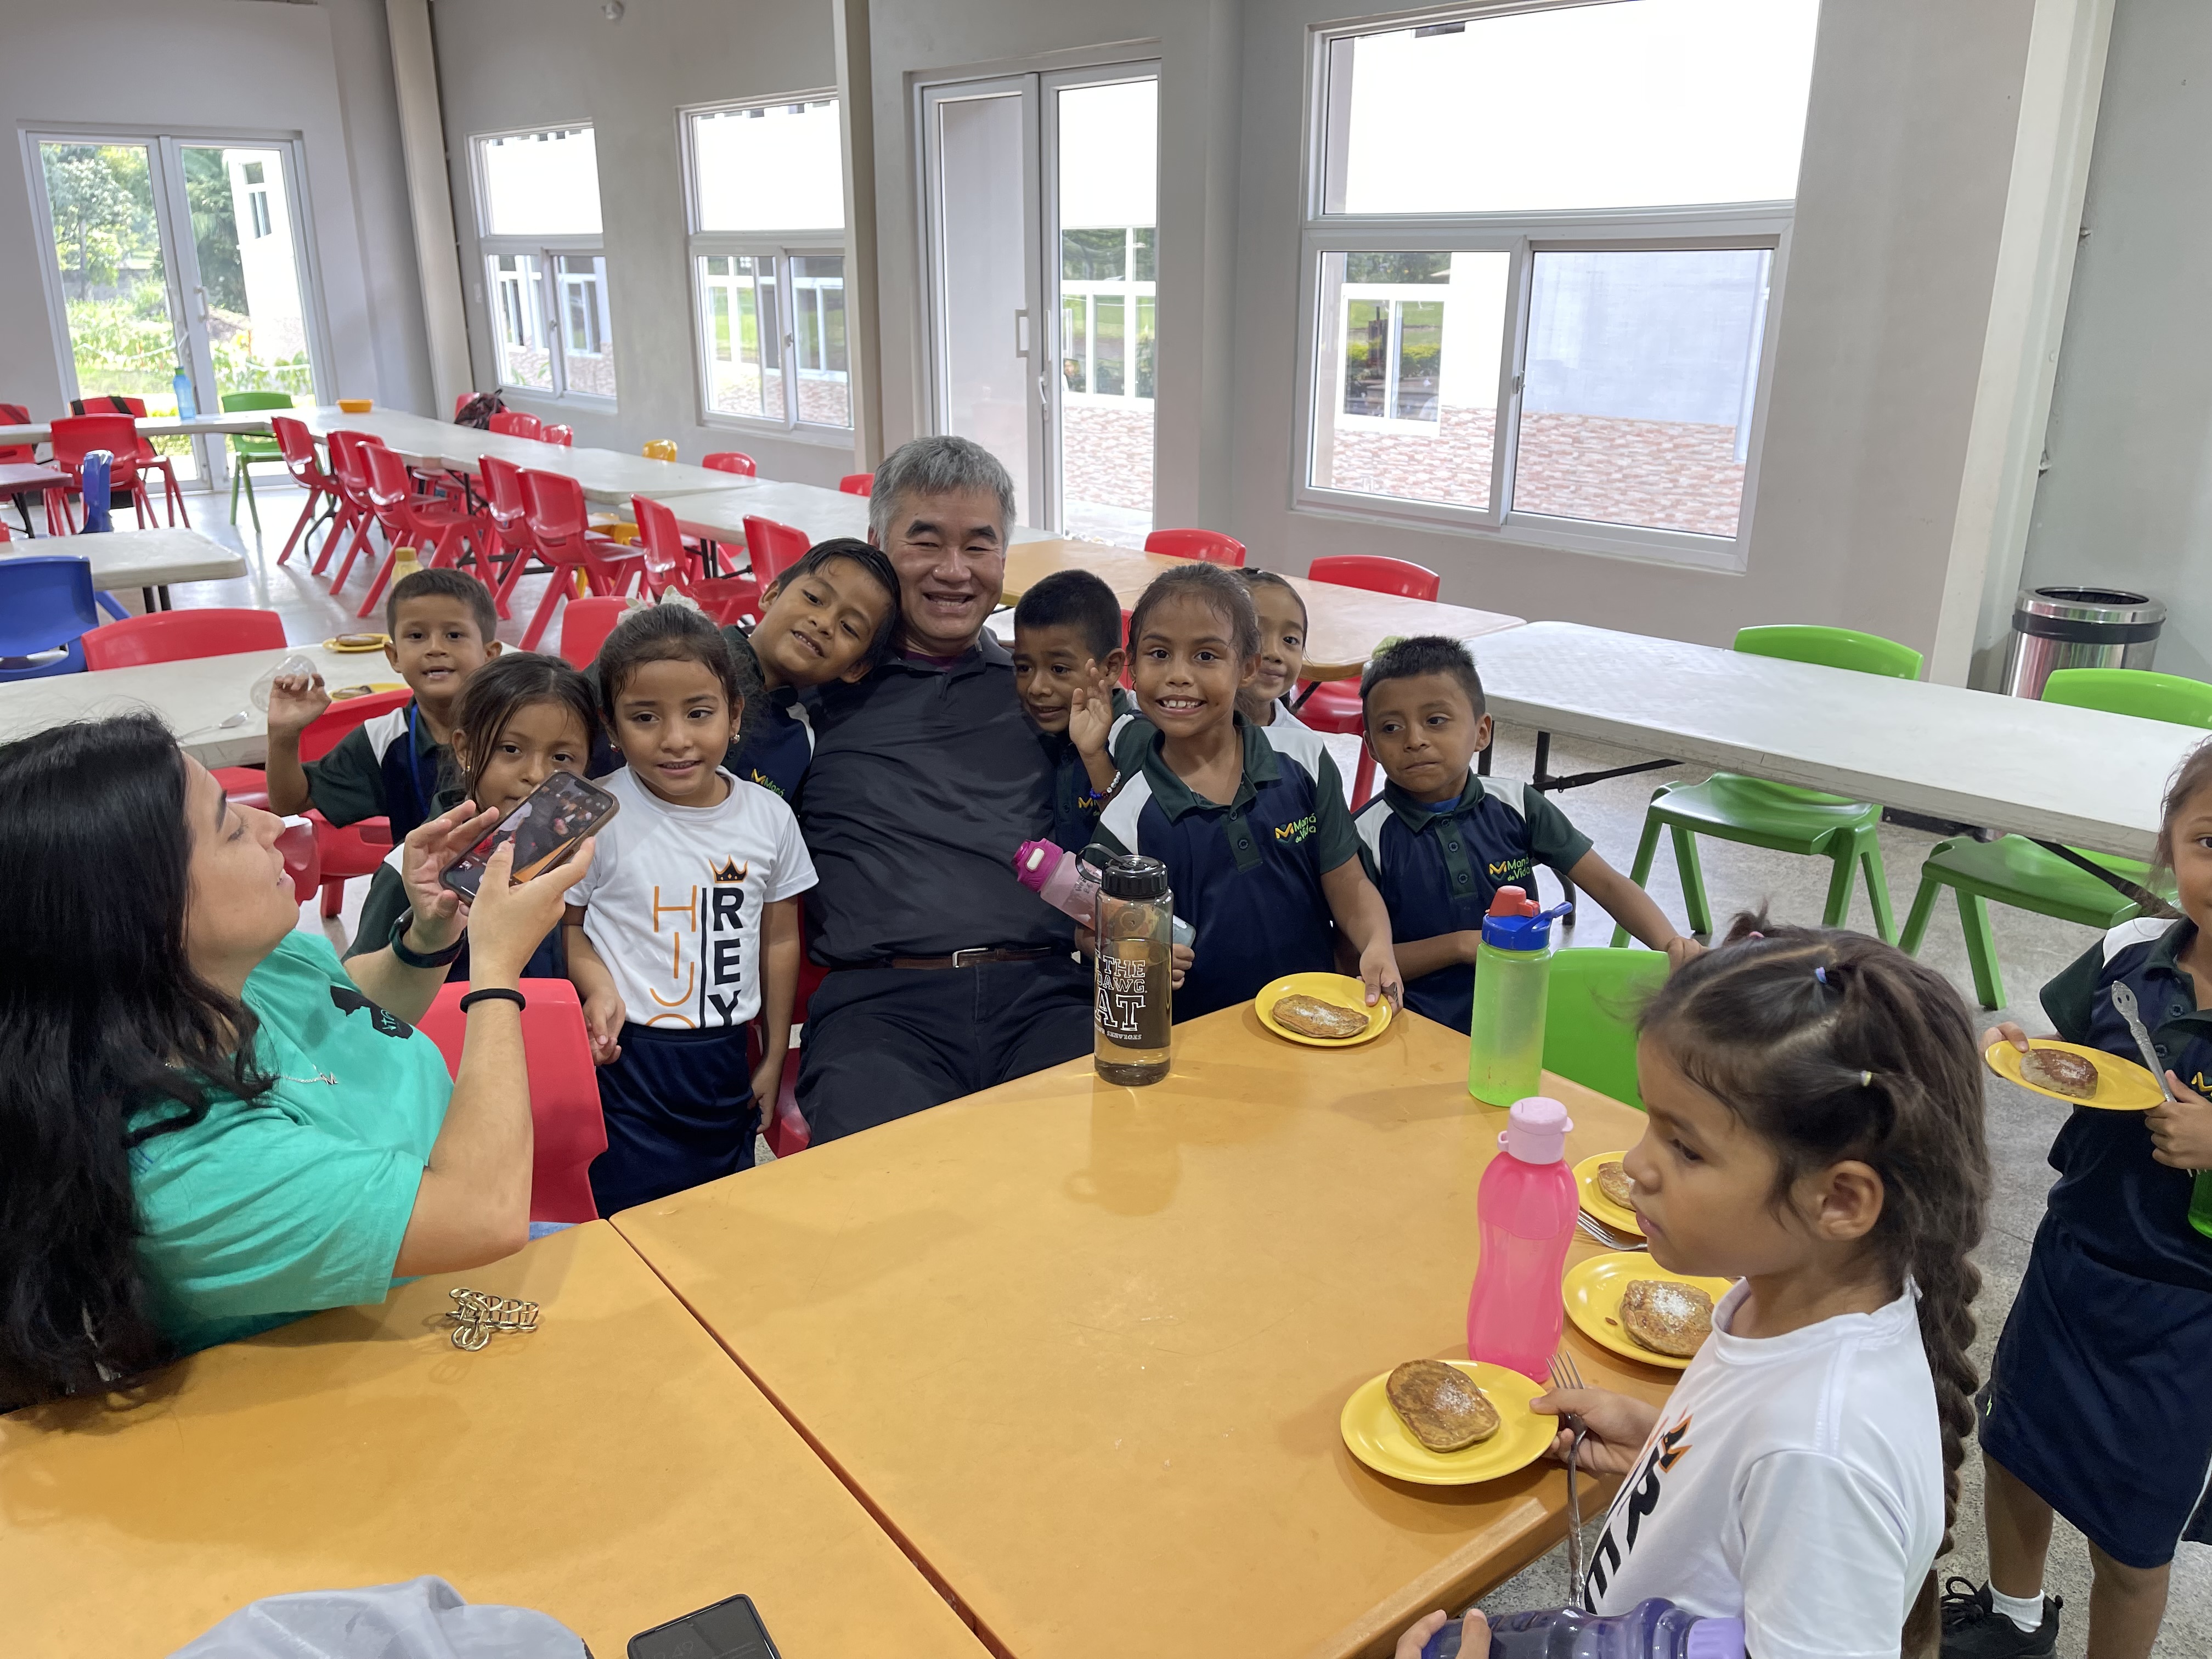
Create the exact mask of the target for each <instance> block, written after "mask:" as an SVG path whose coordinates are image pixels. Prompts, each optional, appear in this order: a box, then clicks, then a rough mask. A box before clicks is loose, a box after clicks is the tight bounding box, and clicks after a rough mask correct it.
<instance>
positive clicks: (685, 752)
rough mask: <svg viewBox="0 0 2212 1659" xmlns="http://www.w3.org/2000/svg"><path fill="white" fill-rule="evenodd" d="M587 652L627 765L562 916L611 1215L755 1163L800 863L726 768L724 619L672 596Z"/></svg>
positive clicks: (755, 793)
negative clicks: (588, 1054)
mask: <svg viewBox="0 0 2212 1659" xmlns="http://www.w3.org/2000/svg"><path fill="white" fill-rule="evenodd" d="M599 675H600V680H599V694H600V698H601V701H602V703H603V705H604V708H605V714H606V720H607V729H608V731H609V732H611V734H612V736H613V738H614V741H615V744H616V746H617V748H618V749H619V750H621V751H622V757H623V761H624V762H625V765H624V766H623V769H621V770H620V771H618V772H617V773H615V774H614V775H612V776H611V777H608V778H605V779H603V780H601V782H602V784H603V785H604V787H605V788H606V790H607V792H608V793H610V794H611V795H613V796H614V797H615V798H616V799H617V800H619V801H620V802H621V803H622V811H621V812H620V814H619V815H618V816H617V817H615V818H614V819H613V820H611V822H610V823H608V825H607V827H606V828H605V829H603V830H601V831H600V832H599V837H598V841H599V847H598V852H597V855H596V856H595V858H594V859H593V860H592V868H591V871H590V872H589V873H588V874H587V875H586V877H585V878H584V879H583V880H581V881H580V882H578V883H577V884H576V885H575V887H574V889H573V890H571V891H570V894H569V897H570V899H571V901H572V902H571V903H570V905H569V908H568V926H567V930H566V932H567V939H568V975H569V977H570V978H571V979H573V980H574V981H575V983H576V990H577V993H578V994H579V995H580V997H581V998H582V999H583V1003H584V1019H585V1023H586V1025H587V1026H588V1027H589V1028H590V1030H591V1035H592V1057H593V1058H594V1059H595V1060H598V1061H599V1066H600V1070H599V1102H600V1105H601V1107H602V1109H603V1110H604V1112H605V1117H606V1125H607V1150H606V1151H605V1152H603V1153H601V1154H600V1155H599V1158H596V1159H594V1160H593V1161H592V1170H591V1178H592V1197H593V1199H594V1200H596V1201H597V1202H598V1204H599V1213H600V1214H601V1215H612V1214H614V1213H615V1212H617V1210H624V1209H628V1208H629V1207H630V1206H633V1205H637V1204H645V1203H650V1202H651V1201H652V1200H654V1199H657V1198H663V1197H665V1196H666V1195H667V1194H670V1193H674V1192H680V1191H682V1190H683V1189H684V1188H687V1187H695V1186H696V1185H698V1184H699V1183H700V1182H702V1181H711V1180H713V1179H714V1178H715V1177H716V1176H725V1175H730V1174H732V1173H734V1172H735V1171H737V1170H743V1169H748V1168H750V1167H751V1164H752V1161H753V1136H754V1133H756V1131H757V1129H758V1128H759V1126H760V1119H761V1109H762V1103H763V1102H768V1103H773V1102H774V1100H775V1097H776V1091H777V1089H778V1087H779V1085H780V1084H781V1079H782V1074H783V1062H784V1055H785V1053H786V1051H787V1048H788V1046H789V1040H790V1035H791V1006H792V999H793V994H794V992H795V989H796V987H797V985H798V980H799V915H798V897H799V894H800V893H802V892H804V891H805V890H806V889H807V888H809V887H811V886H813V885H814V866H813V863H812V862H811V860H809V859H808V857H807V855H806V847H805V842H802V841H801V840H800V839H799V821H798V819H796V818H795V817H793V816H792V811H791V808H790V807H789V806H787V805H785V804H784V801H783V799H782V797H781V796H780V795H778V794H776V793H775V792H774V791H772V790H769V789H764V788H763V787H760V786H759V785H758V784H755V783H747V782H744V781H741V780H739V779H738V778H735V777H733V776H732V775H731V774H730V773H729V772H727V771H726V770H725V769H723V768H722V765H721V761H722V758H723V757H724V755H725V754H726V751H727V750H728V749H729V746H730V741H731V738H732V736H733V735H735V732H736V730H737V728H738V725H739V723H740V722H741V721H742V720H743V719H744V708H745V703H746V700H747V694H748V692H749V691H756V692H757V690H758V688H757V686H750V687H749V686H748V685H747V684H745V669H744V666H743V665H741V664H740V663H739V661H738V659H737V658H736V657H735V656H734V655H733V654H732V652H731V650H730V647H729V645H728V643H727V642H726V641H725V640H724V639H723V638H722V635H721V630H720V629H718V628H716V627H715V626H714V623H711V622H709V621H708V620H707V618H706V617H704V616H702V615H701V614H700V613H699V612H698V611H694V610H691V609H690V608H689V607H688V606H684V605H656V606H654V607H653V608H652V609H651V610H647V611H636V612H634V613H632V614H631V615H630V616H629V617H626V618H625V619H624V620H623V623H621V625H620V626H618V627H617V629H615V630H614V632H613V633H612V634H611V635H608V636H607V641H606V643H605V645H604V646H603V647H601V648H600V651H599ZM756 1017H758V1018H760V1019H761V1022H762V1030H761V1049H762V1054H761V1059H760V1060H759V1063H758V1064H757V1065H755V1064H753V1063H752V1061H751V1059H750V1055H749V1054H748V1052H747V1038H748V1036H749V1027H750V1024H751V1023H752V1021H753V1019H754V1018H756Z"/></svg>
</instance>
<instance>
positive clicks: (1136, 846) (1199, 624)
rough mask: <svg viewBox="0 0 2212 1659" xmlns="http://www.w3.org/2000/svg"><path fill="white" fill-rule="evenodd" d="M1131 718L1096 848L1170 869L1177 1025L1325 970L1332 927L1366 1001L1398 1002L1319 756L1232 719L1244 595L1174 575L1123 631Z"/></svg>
mask: <svg viewBox="0 0 2212 1659" xmlns="http://www.w3.org/2000/svg"><path fill="white" fill-rule="evenodd" d="M1129 643H1130V647H1131V650H1132V652H1133V659H1132V662H1131V665H1130V678H1131V680H1132V681H1133V684H1134V685H1135V687H1136V692H1137V707H1138V709H1139V718H1138V719H1136V720H1131V721H1129V722H1128V723H1127V725H1126V726H1123V727H1122V729H1121V732H1120V733H1119V734H1118V735H1117V737H1116V738H1115V760H1116V761H1117V763H1119V764H1120V768H1121V783H1120V784H1119V785H1118V786H1117V787H1116V789H1115V794H1114V798H1113V799H1111V800H1110V801H1109V802H1108V803H1107V805H1106V811H1105V813H1104V815H1103V817H1101V818H1100V820H1099V825H1098V839H1099V840H1100V841H1102V842H1105V843H1106V844H1108V845H1109V846H1111V847H1113V848H1115V849H1116V850H1118V851H1121V852H1131V853H1143V854H1147V855H1148V856H1150V857H1152V858H1156V859H1158V860H1161V861H1162V862H1163V863H1164V864H1165V865H1166V866H1167V867H1168V879H1169V881H1170V884H1172V885H1173V887H1174V889H1175V896H1176V914H1177V915H1181V916H1182V917H1183V918H1184V920H1186V921H1188V922H1189V923H1190V924H1191V926H1192V927H1194V928H1196V929H1197V930H1198V942H1197V945H1196V957H1195V960H1194V962H1193V963H1192V964H1191V967H1190V970H1189V973H1188V975H1187V976H1186V978H1185V979H1184V981H1183V984H1182V988H1181V989H1180V990H1178V991H1177V992H1176V999H1175V1012H1176V1015H1177V1017H1178V1018H1185V1019H1189V1018H1196V1017H1197V1016H1198V1015H1200V1014H1208V1013H1212V1012H1213V1011H1214V1010H1216V1009H1217V1008H1226V1007H1229V1006H1232V1005H1234V1004H1236V1003H1238V1002H1242V1001H1243V1000H1246V999H1247V998H1249V997H1250V996H1252V995H1253V994H1255V993H1256V992H1257V991H1259V990H1260V989H1261V987H1263V986H1265V985H1266V984H1267V982H1268V981H1271V980H1273V979H1276V978H1278V977H1279V976H1280V975H1285V974H1296V973H1311V972H1323V973H1325V972H1328V971H1329V970H1330V969H1333V968H1334V966H1335V938H1334V930H1333V929H1332V927H1331V922H1332V921H1334V927H1335V929H1340V930H1341V931H1342V933H1343V934H1344V937H1345V939H1346V943H1347V944H1349V945H1350V946H1351V948H1352V951H1353V952H1354V953H1355V954H1356V955H1357V956H1358V961H1359V976H1360V978H1361V979H1363V980H1364V981H1366V983H1367V1000H1368V1001H1369V1002H1370V1003H1372V1002H1374V1001H1376V1000H1377V999H1378V998H1380V997H1384V996H1387V997H1389V999H1390V1000H1392V1001H1393V1002H1394V1003H1395V1002H1398V1001H1399V1000H1401V997H1402V994H1403V990H1404V987H1403V983H1402V981H1401V978H1400V975H1399V972H1398V963H1397V959H1396V957H1395V956H1394V955H1393V954H1392V951H1391V948H1390V916H1389V911H1388V910H1386V909H1385V908H1383V897H1382V895H1381V894H1379V893H1377V892H1376V890H1375V887H1374V884H1372V883H1371V882H1370V881H1369V880H1368V879H1367V876H1366V872H1364V871H1363V870H1362V869H1361V868H1360V867H1359V859H1358V852H1359V843H1358V837H1357V836H1354V835H1353V833H1352V818H1351V815H1350V814H1349V813H1348V812H1347V811H1346V810H1345V805H1344V785H1343V783H1342V781H1340V779H1339V778H1338V776H1337V771H1336V768H1335V766H1334V764H1333V763H1331V762H1330V760H1329V759H1328V756H1327V754H1326V753H1322V754H1320V755H1319V756H1318V757H1316V760H1315V761H1314V762H1313V763H1312V764H1311V765H1308V764H1307V763H1305V762H1304V761H1303V760H1301V759H1299V758H1298V757H1295V756H1293V755H1291V754H1287V753H1279V752H1278V751H1277V750H1276V749H1275V748H1274V747H1273V745H1272V744H1269V743H1268V741H1267V738H1266V736H1265V735H1264V734H1263V733H1262V732H1261V730H1260V728H1258V727H1257V726H1249V725H1248V724H1246V723H1245V720H1244V718H1243V716H1242V715H1241V714H1238V713H1237V693H1238V691H1239V690H1242V689H1243V687H1244V686H1246V685H1247V684H1249V683H1250V682H1251V680H1252V678H1253V677H1254V675H1255V673H1256V672H1257V671H1258V666H1259V648H1260V623H1259V618H1258V617H1256V616H1255V614H1254V612H1253V609H1252V596H1251V594H1250V592H1249V590H1247V589H1246V587H1245V586H1244V584H1243V583H1242V582H1240V581H1238V580H1237V578H1236V577H1235V576H1233V575H1231V574H1230V573H1229V572H1228V571H1226V570H1224V569H1221V568H1219V567H1218V566H1215V565H1210V564H1190V565H1183V566H1180V567H1178V568H1176V569H1174V570H1171V571H1169V572H1168V573H1167V574H1164V575H1163V576H1161V577H1159V578H1158V580H1155V581H1154V582H1153V583H1152V586H1150V587H1148V588H1146V590H1145V592H1144V597H1143V598H1142V599H1139V600H1138V601H1137V608H1136V610H1135V611H1133V613H1132V614H1131V616H1130V618H1129Z"/></svg>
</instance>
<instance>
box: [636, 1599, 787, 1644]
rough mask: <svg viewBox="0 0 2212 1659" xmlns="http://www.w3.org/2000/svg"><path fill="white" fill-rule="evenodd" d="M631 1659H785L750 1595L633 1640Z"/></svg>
mask: <svg viewBox="0 0 2212 1659" xmlns="http://www.w3.org/2000/svg"><path fill="white" fill-rule="evenodd" d="M629 1659H782V1656H781V1654H779V1653H777V1652H776V1650H775V1643H774V1642H771V1641H770V1640H769V1634H768V1626H765V1625H763V1624H762V1623H761V1620H760V1614H759V1613H757V1612H756V1611H755V1610H754V1607H753V1598H752V1597H751V1596H750V1595H732V1596H731V1597H730V1598H729V1599H728V1600H727V1601H717V1602H715V1603H714V1606H713V1607H702V1608H700V1609H699V1611H698V1612H696V1613H685V1614H684V1616H683V1617H682V1618H681V1619H671V1620H669V1621H668V1622H667V1623H666V1624H665V1625H655V1626H653V1628H652V1629H651V1630H644V1631H640V1632H638V1633H637V1634H636V1635H635V1636H633V1637H631V1638H629Z"/></svg>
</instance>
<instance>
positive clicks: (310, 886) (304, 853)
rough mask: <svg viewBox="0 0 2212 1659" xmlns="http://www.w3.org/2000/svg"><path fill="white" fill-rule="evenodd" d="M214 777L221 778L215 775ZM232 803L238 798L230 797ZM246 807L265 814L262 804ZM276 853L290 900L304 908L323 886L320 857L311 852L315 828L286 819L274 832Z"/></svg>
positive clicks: (264, 806) (306, 820)
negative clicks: (289, 880) (289, 884)
mask: <svg viewBox="0 0 2212 1659" xmlns="http://www.w3.org/2000/svg"><path fill="white" fill-rule="evenodd" d="M216 776H217V777H221V776H222V773H220V772H218V773H217V774H216ZM231 799H233V800H236V799H238V796H237V795H236V794H233V795H232V796H231ZM247 804H248V805H255V806H258V807H260V808H261V810H262V811H264V812H265V811H268V810H269V805H268V803H267V802H266V801H252V802H248V803H247ZM276 850H277V851H278V852H280V853H282V854H283V855H284V873H285V874H286V875H288V876H289V877H291V878H292V898H293V902H295V903H298V904H305V903H306V902H307V901H308V900H309V899H311V898H313V897H314V896H315V890H316V889H317V888H319V887H320V886H321V885H322V884H323V865H322V859H321V856H320V855H319V854H318V853H317V852H316V850H315V826H314V824H313V822H311V821H310V820H308V819H307V818H297V817H294V818H286V819H285V820H284V827H283V829H280V830H278V831H277V832H276Z"/></svg>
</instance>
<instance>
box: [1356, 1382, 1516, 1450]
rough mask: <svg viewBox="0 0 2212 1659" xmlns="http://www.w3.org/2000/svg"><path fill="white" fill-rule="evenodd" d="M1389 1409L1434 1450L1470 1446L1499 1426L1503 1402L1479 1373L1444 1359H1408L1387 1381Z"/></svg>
mask: <svg viewBox="0 0 2212 1659" xmlns="http://www.w3.org/2000/svg"><path fill="white" fill-rule="evenodd" d="M1383 1392H1384V1393H1385V1394H1386V1395H1389V1400H1390V1409H1391V1410H1392V1411H1394V1412H1395V1413H1398V1419H1399V1421H1401V1422H1402V1423H1403V1424H1404V1425H1406V1426H1407V1428H1408V1429H1410V1430H1412V1431H1413V1438H1414V1439H1416V1440H1418V1441H1419V1442H1420V1443H1422V1444H1423V1445H1424V1446H1426V1447H1427V1448H1428V1449H1430V1450H1431V1451H1432V1452H1455V1451H1465V1450H1466V1449H1468V1447H1469V1446H1473V1445H1476V1444H1479V1443H1481V1442H1483V1441H1485V1440H1487V1439H1489V1438H1490V1437H1491V1436H1492V1435H1493V1434H1496V1433H1497V1432H1498V1407H1495V1406H1493V1405H1492V1404H1491V1403H1490V1401H1488V1400H1487V1399H1486V1398H1485V1397H1484V1395H1483V1392H1482V1390H1481V1389H1479V1388H1477V1387H1475V1385H1474V1378H1473V1377H1471V1376H1468V1374H1467V1373H1466V1372H1465V1371H1463V1370H1460V1368H1459V1367H1458V1366H1456V1365H1447V1364H1444V1362H1443V1360H1441V1359H1409V1360H1407V1362H1406V1363H1405V1364H1402V1365H1401V1366H1399V1367H1398V1368H1397V1369H1396V1370H1393V1371H1392V1372H1391V1373H1390V1378H1389V1382H1387V1383H1384V1384H1383Z"/></svg>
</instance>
